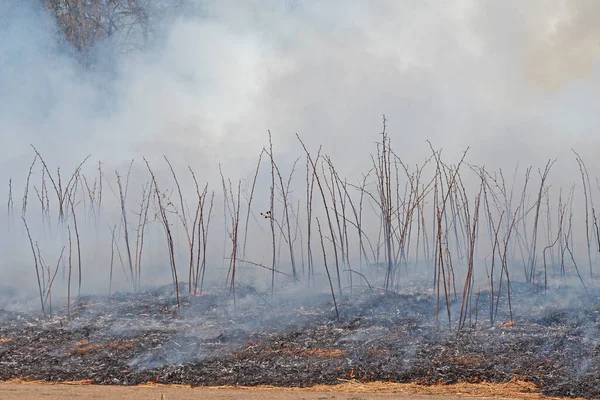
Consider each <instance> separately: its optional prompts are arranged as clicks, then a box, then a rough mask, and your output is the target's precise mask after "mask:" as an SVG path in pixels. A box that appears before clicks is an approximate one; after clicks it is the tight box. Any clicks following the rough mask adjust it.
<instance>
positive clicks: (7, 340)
mask: <svg viewBox="0 0 600 400" xmlns="http://www.w3.org/2000/svg"><path fill="white" fill-rule="evenodd" d="M11 341H12V338H9V337H3V338H0V344H4V343H8V342H11Z"/></svg>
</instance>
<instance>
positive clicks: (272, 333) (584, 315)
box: [0, 284, 600, 398]
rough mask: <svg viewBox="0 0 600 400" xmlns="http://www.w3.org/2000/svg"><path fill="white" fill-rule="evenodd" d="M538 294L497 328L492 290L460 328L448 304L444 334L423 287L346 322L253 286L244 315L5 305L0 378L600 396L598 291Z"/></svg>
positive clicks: (361, 305) (232, 310) (148, 303)
mask: <svg viewBox="0 0 600 400" xmlns="http://www.w3.org/2000/svg"><path fill="white" fill-rule="evenodd" d="M531 289H532V288H531V287H527V286H524V287H522V288H520V289H519V287H518V286H517V285H516V284H515V294H514V298H513V313H514V324H512V323H508V324H507V322H509V321H510V320H509V319H508V314H507V313H506V310H504V311H502V312H501V313H500V314H499V316H500V318H498V319H497V320H496V322H494V324H493V325H492V324H490V321H489V319H486V310H489V300H488V298H487V296H486V294H485V293H483V292H482V293H481V295H480V296H479V300H478V303H477V308H475V309H472V310H471V312H470V313H469V316H468V319H467V324H466V328H463V329H461V330H460V331H458V330H457V329H456V328H455V327H450V328H449V326H448V320H447V319H446V320H444V319H443V315H444V314H443V307H444V305H442V308H441V309H442V312H440V313H439V319H438V326H437V327H436V314H437V313H436V309H437V299H436V297H435V296H434V295H431V294H427V293H426V292H423V293H422V294H421V292H419V291H413V292H412V293H411V294H405V295H398V294H392V293H386V292H384V291H377V290H376V291H373V292H371V291H368V292H364V293H360V294H358V293H356V292H355V294H354V295H353V296H350V297H347V298H345V299H342V300H341V301H340V303H339V304H338V305H339V310H340V318H339V319H337V318H336V315H335V312H334V309H333V306H332V303H331V301H330V299H328V298H327V296H326V295H323V296H311V297H310V299H307V298H301V299H299V298H298V296H291V295H290V296H276V297H271V296H270V295H269V294H260V293H258V292H257V291H255V290H254V289H251V288H249V287H248V288H246V290H244V288H240V289H238V290H237V295H236V304H235V307H234V305H233V302H232V299H231V296H230V295H229V294H228V293H227V292H217V291H215V292H213V293H206V294H204V295H203V296H198V297H196V296H194V297H192V299H191V301H190V302H189V304H186V305H185V306H182V307H181V308H179V309H178V308H177V306H176V304H175V301H174V299H173V296H172V293H170V291H169V290H167V289H164V290H163V289H161V290H154V291H147V292H143V293H138V294H117V295H114V296H112V297H111V298H102V297H82V298H80V299H79V302H78V306H77V307H76V308H75V309H74V310H72V315H71V316H70V318H67V317H66V315H64V314H61V313H56V314H55V316H54V317H51V318H47V319H44V318H40V316H39V315H35V314H34V313H24V312H17V311H9V310H11V309H14V307H5V309H4V310H3V311H0V379H2V380H8V379H12V378H17V377H20V378H22V377H28V379H35V380H46V381H71V380H91V381H93V382H94V383H98V384H116V385H135V384H140V383H145V382H149V381H154V382H161V383H179V384H191V385H249V386H252V385H259V384H269V385H278V386H308V385H313V384H320V383H324V384H335V383H339V381H340V379H346V380H348V379H357V380H362V381H375V380H381V381H394V382H419V383H422V384H436V383H455V382H459V381H468V382H480V381H488V382H506V381H509V380H511V379H515V378H517V379H523V380H527V381H531V382H534V383H535V384H536V385H538V386H539V387H540V388H541V390H542V392H543V393H544V394H547V395H552V396H567V397H571V396H572V397H574V396H579V397H585V398H600V304H599V303H598V294H599V293H592V292H591V291H589V290H588V292H587V293H584V294H577V295H574V294H573V293H572V292H571V291H568V292H567V291H561V290H560V289H557V290H554V291H553V292H552V295H551V296H550V295H549V294H547V293H546V294H544V293H535V291H532V290H531ZM557 299H558V300H557ZM560 299H562V301H561V300H560ZM567 299H568V300H567ZM455 301H456V302H457V303H460V296H459V297H458V298H456V300H455ZM453 306H455V305H453ZM458 306H460V305H458ZM488 312H489V311H488Z"/></svg>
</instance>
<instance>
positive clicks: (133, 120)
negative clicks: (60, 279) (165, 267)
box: [0, 0, 600, 277]
mask: <svg viewBox="0 0 600 400" xmlns="http://www.w3.org/2000/svg"><path fill="white" fill-rule="evenodd" d="M184 3H185V5H182V6H181V7H180V8H176V7H175V8H174V9H173V10H174V11H172V12H171V13H169V14H168V15H166V16H165V17H164V18H163V19H161V20H160V21H158V22H157V27H156V34H155V36H154V38H153V40H152V42H151V44H150V45H149V46H148V47H147V48H145V49H144V50H141V51H128V52H125V53H123V52H121V50H122V49H121V47H119V46H118V43H113V42H110V41H107V42H106V43H101V44H99V45H98V46H96V47H95V48H94V53H93V55H94V56H93V59H94V60H95V62H94V64H93V67H92V68H90V69H85V68H83V67H82V66H81V63H79V62H78V60H77V57H76V56H75V55H74V51H73V50H72V49H71V48H70V47H69V46H68V45H67V44H66V43H65V42H64V41H62V40H61V39H60V33H59V31H58V28H57V26H56V22H55V21H54V19H53V18H52V17H51V16H50V15H48V14H47V13H45V12H43V11H41V10H40V9H39V7H38V6H35V5H33V2H21V1H4V2H2V4H0V54H1V55H2V56H1V57H0V135H1V136H0V139H1V140H2V146H1V147H0V160H1V161H0V178H1V182H2V185H3V189H2V190H1V191H0V194H3V195H4V196H3V197H2V198H4V199H6V198H7V196H8V181H9V179H11V178H12V182H13V195H14V196H15V199H17V200H15V201H18V198H19V197H20V194H21V193H22V190H23V187H24V182H25V179H26V177H27V171H28V168H29V165H30V163H31V161H32V159H33V156H34V154H35V153H34V152H33V150H32V148H31V147H30V145H34V146H35V148H36V149H37V150H38V151H39V152H40V153H41V154H42V155H43V157H44V158H45V161H46V162H47V164H48V165H49V166H51V169H52V171H55V170H56V168H57V167H60V168H61V171H73V170H74V168H75V167H76V166H77V165H78V164H79V163H80V162H81V161H82V160H83V159H85V157H87V156H88V155H91V158H90V161H89V162H88V163H87V164H86V165H85V168H86V169H85V171H86V172H89V171H94V170H95V168H96V166H97V162H98V161H101V162H102V163H103V166H104V170H105V171H106V173H107V175H110V176H111V177H112V174H113V172H114V170H117V169H118V170H119V171H121V174H123V172H122V171H124V170H125V171H126V170H127V168H128V166H129V163H130V161H131V160H132V159H135V160H136V163H135V164H134V167H133V171H132V175H131V176H132V178H131V180H132V189H131V190H132V191H138V190H139V189H140V186H141V182H144V181H146V180H147V170H146V167H145V164H144V163H143V162H142V158H143V157H145V158H146V159H147V160H148V161H149V162H150V164H151V165H152V166H153V168H154V169H155V173H156V174H157V176H158V177H159V178H161V179H162V178H165V177H167V178H168V177H169V171H168V169H167V166H166V165H165V164H164V161H163V159H162V157H163V156H166V157H168V158H169V159H170V160H171V161H172V163H173V165H174V168H175V169H176V170H177V171H183V173H185V171H186V168H187V167H188V166H191V167H192V168H193V169H194V170H195V171H196V173H197V174H198V176H199V178H200V180H201V181H202V182H206V181H208V182H209V184H210V185H211V187H212V189H214V190H220V185H221V182H220V177H219V172H218V165H219V164H221V165H222V167H223V171H224V173H225V175H226V176H227V177H230V178H231V179H232V181H235V180H237V179H238V178H243V179H251V178H252V174H253V171H254V167H255V163H256V159H257V156H258V154H259V153H260V151H261V149H262V148H263V147H264V146H265V145H266V144H267V140H268V135H267V131H268V130H270V131H271V133H272V135H273V142H274V146H275V153H276V156H277V157H278V160H279V162H280V163H281V165H282V166H283V168H284V169H285V171H286V172H288V173H289V170H290V168H291V165H292V163H293V161H294V160H295V159H296V158H297V157H299V156H301V155H302V148H301V147H300V145H299V143H298V141H297V139H296V136H295V134H296V133H297V134H298V135H299V136H300V137H301V138H302V140H303V141H304V142H305V143H306V144H307V146H308V148H309V149H311V150H312V151H315V150H316V149H317V148H318V147H319V146H321V145H322V146H323V149H324V151H325V152H326V153H327V154H329V155H331V157H332V160H333V162H334V164H335V165H336V167H337V169H338V170H339V171H340V173H341V174H343V175H345V176H348V177H349V180H352V181H353V182H356V181H357V180H359V179H360V177H361V175H360V174H361V173H362V172H365V171H366V170H368V169H369V168H370V166H371V159H370V156H369V154H370V153H372V152H374V151H375V142H376V141H377V140H379V138H380V136H378V133H379V132H381V129H382V127H381V119H382V118H381V115H382V114H385V115H386V117H387V119H388V123H387V124H388V126H387V128H388V131H389V132H390V137H391V139H392V144H393V146H394V148H395V149H396V151H397V153H398V155H399V156H400V157H402V158H403V160H404V161H405V162H407V163H408V164H413V163H417V162H422V161H423V160H424V159H425V158H426V157H428V156H429V154H430V152H429V145H428V143H427V142H426V141H427V140H429V141H431V143H432V145H433V146H434V147H435V148H442V149H444V154H445V156H446V157H448V159H450V160H456V161H457V160H458V159H459V158H460V156H461V153H462V152H463V151H464V150H465V149H466V148H467V147H470V151H469V162H472V163H475V164H481V165H486V166H489V167H490V168H499V167H501V168H504V169H506V170H509V171H512V170H513V168H514V167H515V166H516V165H517V163H520V165H523V166H525V165H534V166H535V167H536V168H538V167H540V168H541V167H543V165H544V164H545V162H546V160H548V159H554V158H558V159H559V161H558V164H557V165H556V166H555V168H554V170H553V173H552V174H551V176H552V182H553V183H555V184H556V185H558V186H564V187H566V188H569V187H570V186H571V185H572V184H573V183H576V182H577V183H578V182H579V181H578V179H579V175H578V169H577V164H576V163H575V162H574V160H573V155H572V154H571V153H570V150H569V149H570V148H575V149H576V150H577V151H578V152H579V153H580V154H581V155H582V157H583V159H584V160H586V161H587V162H588V168H589V169H590V171H593V170H594V169H595V167H597V161H595V159H594V157H593V156H594V150H595V149H596V148H597V146H598V144H599V143H598V140H597V139H596V132H595V129H596V127H597V126H598V122H599V121H598V117H597V113H596V111H595V109H594V104H596V103H597V102H598V100H599V99H598V90H597V88H598V84H599V83H600V75H599V74H598V66H597V58H598V55H599V50H598V43H597V38H598V37H599V33H600V32H599V31H598V29H599V28H598V27H597V24H595V23H594V21H596V20H597V19H598V17H599V16H600V15H599V13H600V5H598V3H597V2H595V1H593V0H589V1H579V2H564V1H551V2H548V1H537V2H528V3H527V4H522V2H516V1H514V2H511V1H507V2H478V1H474V0H460V1H454V2H441V3H440V2H433V1H405V2H397V1H393V0H390V1H383V0H382V1H377V2H369V1H354V2H347V1H328V2H319V1H237V2H211V1H200V0H198V1H189V2H184ZM69 173H70V172H69ZM92 173H93V172H92ZM592 175H593V173H592ZM142 176H144V177H145V178H142ZM36 178H37V179H39V175H38V176H37V177H36ZM259 179H261V180H262V181H263V182H267V181H268V177H266V176H262V175H261V176H260V177H259ZM159 180H160V179H159ZM112 188H113V190H116V186H115V185H114V182H113V186H112ZM188 194H189V195H192V196H193V195H194V193H193V190H189V191H188ZM107 196H110V194H109V195H107ZM257 196H258V200H257V202H258V203H257V204H258V205H257V207H258V208H260V209H261V210H263V209H264V210H266V209H267V207H268V194H267V193H259V194H258V195H257ZM300 196H301V195H300ZM106 204H107V207H113V208H114V209H113V210H110V209H109V211H107V214H109V215H110V214H111V213H112V214H114V215H116V216H117V218H118V215H119V214H118V213H119V210H118V205H117V204H118V202H117V201H116V196H113V198H112V200H107V203H106ZM132 207H133V205H132ZM219 207H220V206H216V208H217V209H218V208H219ZM17 208H19V207H18V206H17ZM4 214H5V215H6V213H4ZM2 218H4V217H2ZM103 229H105V227H103ZM218 229H222V228H220V227H219V228H218ZM2 235H5V233H3V234H2ZM216 236H217V237H219V235H216ZM180 239H181V240H183V237H180ZM103 240H104V241H103V246H104V248H106V249H107V248H109V244H108V245H107V244H106V243H104V242H105V241H108V242H109V243H110V239H106V238H104V239H103ZM219 240H220V239H219ZM91 242H93V240H91V239H90V240H89V241H88V244H90V243H91ZM5 243H11V244H10V245H9V246H11V247H12V248H11V257H10V258H9V260H10V261H8V262H5V263H4V264H3V265H2V270H1V275H3V276H4V277H15V276H16V275H18V274H20V272H16V271H17V268H25V267H24V265H28V264H29V263H30V258H31V255H30V253H28V252H29V251H30V250H29V248H28V243H27V242H25V243H24V244H23V245H22V246H20V245H19V246H14V247H13V246H12V245H14V242H11V237H10V235H9V236H7V237H6V240H5ZM157 243H158V240H157ZM266 245H268V243H266V244H265V246H266ZM161 246H164V245H162V244H161ZM60 247H62V246H59V249H60ZM101 251H102V252H107V250H101ZM157 252H158V251H157ZM53 257H54V260H55V259H56V258H57V257H56V256H53ZM107 257H108V256H106V255H105V257H104V258H105V259H106V258H107ZM157 257H158V256H157ZM266 258H267V259H268V256H267V257H266ZM163 261H165V262H166V260H165V258H164V256H163V258H162V261H160V260H159V261H156V263H157V264H160V262H163ZM262 261H264V260H261V262H262ZM28 268H29V267H28Z"/></svg>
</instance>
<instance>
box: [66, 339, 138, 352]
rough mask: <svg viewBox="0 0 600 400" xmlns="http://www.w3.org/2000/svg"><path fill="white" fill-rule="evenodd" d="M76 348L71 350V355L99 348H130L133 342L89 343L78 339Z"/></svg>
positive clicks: (94, 350)
mask: <svg viewBox="0 0 600 400" xmlns="http://www.w3.org/2000/svg"><path fill="white" fill-rule="evenodd" d="M76 345H77V346H78V347H77V348H75V349H73V350H71V352H70V354H71V355H73V356H84V355H86V354H88V353H91V352H96V351H100V350H123V349H131V348H132V347H135V343H97V344H89V341H87V340H80V341H79V342H77V343H76Z"/></svg>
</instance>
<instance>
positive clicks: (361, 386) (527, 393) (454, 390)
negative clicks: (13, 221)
mask: <svg viewBox="0 0 600 400" xmlns="http://www.w3.org/2000/svg"><path fill="white" fill-rule="evenodd" d="M340 381H341V383H339V384H337V385H315V386H311V387H307V388H282V387H277V386H252V387H248V386H211V387H210V388H211V389H230V390H240V391H245V390H253V391H257V390H262V391H281V392H290V391H293V392H297V391H305V392H328V393H336V392H339V393H371V394H372V393H382V394H383V393H397V394H407V395H433V396H462V397H488V398H518V399H527V400H534V399H549V400H550V399H558V398H555V397H547V396H544V395H542V394H541V393H540V388H539V387H537V386H536V385H534V384H533V383H531V382H524V381H521V380H518V379H514V380H512V381H510V382H506V383H488V382H481V383H466V382H462V383H457V384H453V385H430V386H426V385H420V384H417V383H393V382H367V383H363V382H359V381H356V380H340ZM2 384H47V385H71V386H80V385H90V384H93V381H92V380H82V381H73V382H46V381H37V380H29V379H28V378H27V377H24V378H18V379H13V380H10V381H5V382H0V385H2ZM138 387H148V388H151V387H164V388H181V389H190V388H191V386H190V385H175V384H162V383H155V382H148V383H146V384H142V385H138Z"/></svg>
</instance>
